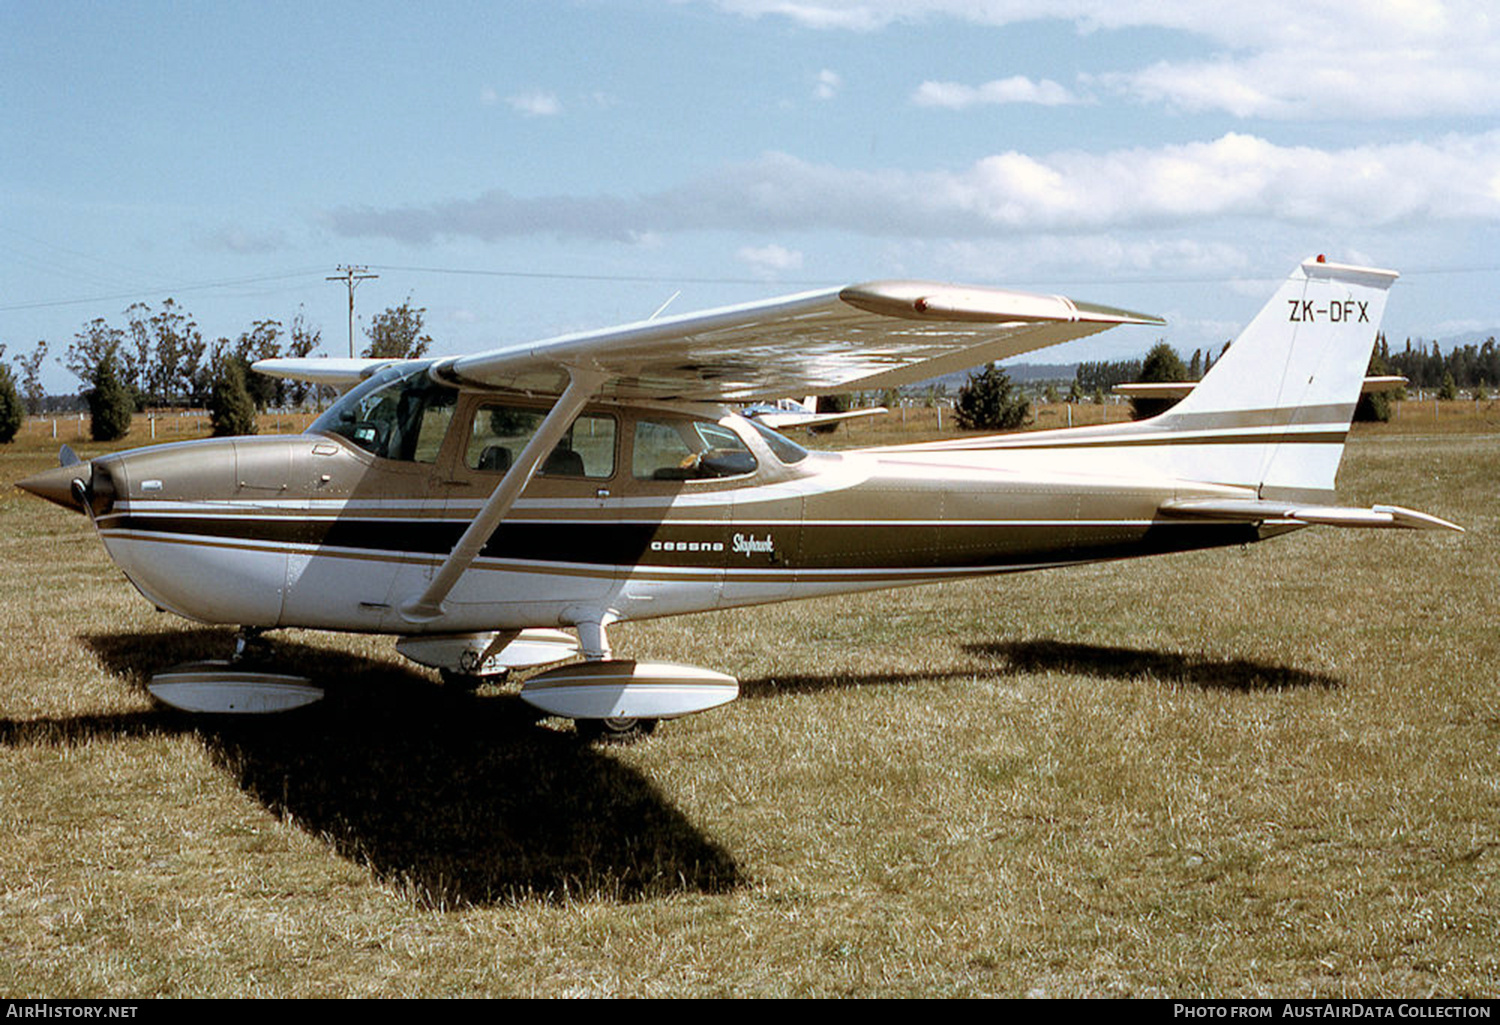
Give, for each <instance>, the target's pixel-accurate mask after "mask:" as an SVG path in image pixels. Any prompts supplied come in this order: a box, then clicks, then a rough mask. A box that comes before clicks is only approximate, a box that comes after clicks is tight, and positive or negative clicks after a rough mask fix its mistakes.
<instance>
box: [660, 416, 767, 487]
mask: <svg viewBox="0 0 1500 1025" xmlns="http://www.w3.org/2000/svg"><path fill="white" fill-rule="evenodd" d="M758 465H759V464H758V463H756V461H755V456H754V455H752V454H751V452H750V449H749V448H747V447H746V445H745V443H744V442H743V441H741V440H740V436H739V435H738V434H735V433H734V432H733V431H731V430H730V429H729V428H727V427H724V426H722V425H720V424H716V423H710V422H708V421H705V420H669V419H661V420H638V421H636V425H635V445H634V448H633V451H632V454H631V457H630V468H631V472H632V473H633V474H634V475H635V477H636V478H637V479H638V480H711V479H713V478H716V477H738V476H741V475H743V474H747V473H754V472H755V470H756V468H757V466H758Z"/></svg>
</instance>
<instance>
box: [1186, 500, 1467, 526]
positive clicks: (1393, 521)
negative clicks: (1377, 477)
mask: <svg viewBox="0 0 1500 1025" xmlns="http://www.w3.org/2000/svg"><path fill="white" fill-rule="evenodd" d="M1160 511H1161V512H1162V513H1163V514H1164V515H1167V516H1171V517H1174V518H1177V519H1202V520H1230V521H1233V522H1236V523H1259V522H1262V521H1265V520H1277V521H1280V522H1284V523H1304V524H1309V525H1312V524H1318V525H1321V526H1327V527H1400V528H1404V529H1407V530H1456V531H1459V532H1460V533H1462V532H1463V529H1464V528H1463V527H1460V526H1459V525H1458V524H1456V523H1449V522H1448V521H1447V520H1444V519H1439V518H1438V517H1436V516H1429V515H1428V514H1427V513H1420V512H1415V511H1414V510H1411V509H1403V508H1401V507H1400V506H1397V505H1377V506H1373V507H1371V508H1369V509H1354V508H1351V507H1349V506H1341V505H1299V504H1296V503H1293V502H1274V501H1265V500H1262V499H1256V498H1185V499H1174V500H1172V501H1168V502H1163V503H1162V504H1161V506H1160Z"/></svg>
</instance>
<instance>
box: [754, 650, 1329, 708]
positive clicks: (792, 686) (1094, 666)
mask: <svg viewBox="0 0 1500 1025" xmlns="http://www.w3.org/2000/svg"><path fill="white" fill-rule="evenodd" d="M962 650H963V651H964V653H965V654H967V655H970V656H973V657H975V659H976V660H977V661H976V662H975V663H973V664H971V665H964V666H958V667H954V668H950V669H940V670H929V671H921V670H908V671H901V672H877V673H824V674H804V675H778V676H774V677H771V676H767V677H761V678H758V679H754V680H742V681H741V682H740V693H741V695H742V696H744V697H745V698H749V699H756V698H771V697H775V696H777V695H778V694H797V693H815V692H818V691H825V690H837V689H839V688H841V687H877V686H901V685H904V684H910V683H929V682H931V681H933V680H954V679H973V678H975V677H985V676H1014V675H1016V674H1018V673H1037V672H1055V673H1071V674H1075V675H1078V676H1093V677H1107V678H1113V679H1123V680H1129V679H1153V680H1157V681H1159V682H1161V683H1163V684H1167V685H1173V686H1185V687H1197V688H1199V689H1202V690H1219V691H1240V692H1244V693H1249V692H1252V691H1274V690H1285V689H1301V688H1309V687H1311V688H1323V689H1330V690H1331V689H1336V688H1338V687H1342V686H1343V681H1342V680H1340V679H1339V678H1338V677H1336V676H1330V675H1328V674H1327V673H1318V672H1310V671H1308V670H1305V669H1296V668H1293V667H1291V666H1283V665H1276V664H1272V663H1267V662H1257V661H1252V660H1250V659H1228V660H1225V659H1216V658H1212V657H1209V656H1206V655H1184V654H1180V653H1177V652H1170V651H1150V650H1143V649H1139V648H1117V647H1108V646H1104V645H1098V644H1077V643H1069V642H1065V641H1054V640H1047V639H1040V640H1030V641H990V642H986V643H982V644H965V645H964V646H963V649H962Z"/></svg>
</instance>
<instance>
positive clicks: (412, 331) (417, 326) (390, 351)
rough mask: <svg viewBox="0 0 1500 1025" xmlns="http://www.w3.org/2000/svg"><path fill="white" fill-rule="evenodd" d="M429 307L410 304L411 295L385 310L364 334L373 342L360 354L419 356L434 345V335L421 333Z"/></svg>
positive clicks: (385, 356) (379, 357)
mask: <svg viewBox="0 0 1500 1025" xmlns="http://www.w3.org/2000/svg"><path fill="white" fill-rule="evenodd" d="M426 315H427V307H425V306H418V307H416V308H415V309H413V308H412V305H411V296H407V297H406V302H404V303H402V304H401V305H400V306H393V307H391V308H389V309H387V310H386V311H385V312H384V313H378V314H376V315H375V319H374V320H373V321H371V323H370V326H369V327H367V328H366V329H365V336H366V337H367V338H369V339H370V344H369V345H368V346H366V347H365V351H364V352H362V353H361V354H360V355H362V356H365V357H366V358H370V357H373V358H376V359H416V358H417V357H418V356H421V355H422V354H424V353H425V352H426V351H427V350H428V348H429V347H430V346H431V345H432V336H431V335H424V334H423V333H422V321H423V318H424V317H426Z"/></svg>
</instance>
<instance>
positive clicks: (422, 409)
mask: <svg viewBox="0 0 1500 1025" xmlns="http://www.w3.org/2000/svg"><path fill="white" fill-rule="evenodd" d="M457 404H458V392H457V391H455V390H454V389H452V388H448V387H446V386H444V385H441V384H438V383H437V382H436V381H434V380H432V379H431V378H430V377H428V376H427V368H426V366H425V365H424V366H420V367H418V368H416V369H415V370H410V371H407V372H405V373H400V372H395V373H393V372H392V371H386V372H385V373H382V374H380V375H378V376H376V377H375V378H372V379H371V380H370V381H367V382H365V384H363V385H361V386H360V387H358V388H356V389H354V390H353V391H351V392H349V394H347V395H345V396H344V397H343V398H341V399H339V401H338V402H336V403H334V404H333V406H332V407H331V408H330V409H329V410H328V412H326V413H324V414H323V415H322V416H320V417H318V419H317V420H315V421H313V424H312V426H311V427H310V428H308V429H309V430H311V431H322V432H326V433H328V434H337V435H340V436H342V437H345V438H348V439H349V440H350V441H352V442H354V443H355V444H356V445H358V446H359V447H360V448H362V449H364V450H366V451H367V452H370V453H373V454H374V455H377V456H379V457H380V458H382V459H396V460H401V461H404V462H418V463H434V462H436V461H437V457H438V452H439V450H441V448H442V446H443V438H444V437H446V436H447V433H448V425H449V423H450V422H451V421H452V419H453V410H454V408H455V407H456V406H457Z"/></svg>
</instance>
